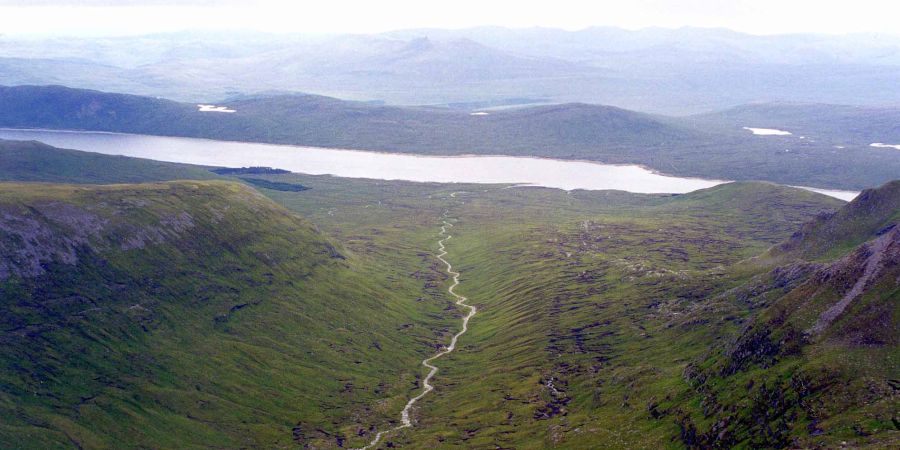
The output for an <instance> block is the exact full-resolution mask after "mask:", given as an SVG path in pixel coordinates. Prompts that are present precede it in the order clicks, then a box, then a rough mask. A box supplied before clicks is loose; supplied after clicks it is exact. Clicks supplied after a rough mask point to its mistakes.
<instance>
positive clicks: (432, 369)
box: [358, 192, 478, 450]
mask: <svg viewBox="0 0 900 450" xmlns="http://www.w3.org/2000/svg"><path fill="white" fill-rule="evenodd" d="M450 196H451V197H456V193H455V192H454V193H453V194H450ZM443 217H444V220H443V222H444V223H443V225H441V235H442V236H444V238H442V239H441V240H439V241H438V252H439V253H438V254H437V255H436V256H437V259H439V260H441V262H442V263H444V264H445V265H446V266H447V269H446V272H447V274H448V275H450V276H452V277H453V283H451V284H450V287H448V288H447V292H448V293H450V295H452V296H453V298H455V299H456V304H457V305H459V306H464V307H466V308H468V310H469V312H468V314H466V316H465V317H463V321H462V329H461V330H460V331H459V332H458V333H456V334H455V335H453V339H450V345H449V346H447V347H444V348H443V349H442V350H441V351H439V352H437V353H435V354H434V355H433V356H430V357H428V358H426V359H423V360H422V365H423V366H425V367H427V368H428V369H429V370H428V375H426V376H425V379H424V380H422V386H423V387H424V389H422V392H420V393H419V395H417V396H415V397H413V398H411V399H409V401H408V402H406V406H404V407H403V411H401V412H400V421H401V424H400V425H398V426H396V427H394V428H390V429H387V430H384V431H379V432H378V434H376V435H375V438H374V439H372V441H371V442H369V443H368V444H367V445H366V446H365V447H362V448H361V449H358V450H367V449H370V448H373V447H375V446H376V445H378V442H380V441H381V438H382V437H384V435H385V434H388V433H392V432H394V431H397V430H400V429H403V428H408V427H411V426H412V421H411V420H410V418H409V412H410V411H411V410H412V407H413V405H415V404H416V402H418V401H419V400H420V399H422V397H425V396H426V395H428V393H429V392H431V391H433V390H434V386H432V385H431V379H432V378H433V377H434V375H435V374H436V373H437V372H438V367H437V366H435V365H434V364H432V363H431V362H432V361H434V360H436V359H438V358H440V357H441V356H444V355H446V354H447V353H450V352H452V351H453V350H455V349H456V341H458V340H459V337H460V336H462V335H463V334H465V333H466V331H469V319H471V318H472V316H474V315H475V313H476V312H478V310H477V309H476V308H475V307H474V306H472V305H467V304H466V300H468V299H467V298H466V297H464V296H462V295H459V294H457V293H456V292H453V290H454V289H455V288H456V286H459V272H456V271H454V270H453V265H452V264H450V262H448V261H447V260H446V259H444V256H446V255H447V250H446V248H445V247H444V243H445V242H447V241H448V240H450V238H452V237H453V236H452V235H450V234H448V233H447V229H448V228H450V227H452V226H453V224H452V223H450V222H449V221H447V220H446V217H447V212H444V214H443Z"/></svg>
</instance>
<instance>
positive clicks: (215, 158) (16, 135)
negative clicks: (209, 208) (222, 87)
mask: <svg viewBox="0 0 900 450" xmlns="http://www.w3.org/2000/svg"><path fill="white" fill-rule="evenodd" d="M0 139H17V140H37V141H41V142H44V143H47V144H49V145H52V146H55V147H60V148H68V149H75V150H84V151H91V152H96V153H103V154H108V155H124V156H133V157H137V158H147V159H155V160H158V161H169V162H178V163H187V164H199V165H206V166H225V167H245V166H269V167H277V168H279V169H286V170H290V171H292V172H299V173H306V174H312V175H335V176H338V177H349V178H373V179H381V180H408V181H421V182H440V183H514V184H528V185H535V186H544V187H552V188H559V189H566V190H572V189H588V190H603V189H617V190H623V191H629V192H636V193H686V192H691V191H695V190H697V189H703V188H708V187H712V186H715V185H718V184H722V183H725V182H726V181H722V180H706V179H700V178H684V177H675V176H668V175H660V174H657V173H654V172H652V171H650V170H647V169H645V168H643V167H640V166H636V165H610V164H601V163H595V162H587V161H566V160H557V159H547V158H529V157H514V156H419V155H411V154H398V153H382V152H369V151H357V150H342V149H330V148H318V147H301V146H292V145H272V144H258V143H249V142H230V141H213V140H207V139H193V138H178V137H162V136H146V135H135V134H118V133H99V132H89V131H55V130H12V129H0ZM811 190H814V191H817V192H821V193H824V194H826V195H831V196H833V197H837V198H841V199H844V200H850V199H852V198H853V197H855V196H856V194H857V193H856V192H848V191H832V190H823V189H811Z"/></svg>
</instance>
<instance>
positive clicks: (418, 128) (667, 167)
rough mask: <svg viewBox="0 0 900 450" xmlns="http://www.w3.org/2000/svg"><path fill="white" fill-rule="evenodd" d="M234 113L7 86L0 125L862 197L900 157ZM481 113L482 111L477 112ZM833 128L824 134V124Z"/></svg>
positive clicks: (279, 103) (252, 110)
mask: <svg viewBox="0 0 900 450" xmlns="http://www.w3.org/2000/svg"><path fill="white" fill-rule="evenodd" d="M224 106H227V107H229V108H231V109H233V110H234V111H235V112H233V113H216V112H199V111H198V110H197V105H195V104H186V103H177V102H173V101H168V100H163V99H158V98H149V97H139V96H132V95H122V94H109V93H103V92H98V91H87V90H79V89H69V88H65V87H61V86H17V87H0V127H20V128H28V127H32V128H54V129H77V130H94V131H116V132H127V133H142V134H154V135H166V136H186V137H201V138H212V139H224V140H237V141H254V142H268V143H280V144H300V145H311V146H322V147H341V148H353V149H364V150H382V151H385V150H386V151H395V152H408V153H419V154H440V155H459V154H507V155H527V156H545V157H553V158H563V159H586V160H593V161H601V162H607V163H630V164H643V165H646V166H648V167H651V168H653V169H656V170H659V171H661V172H665V173H671V174H675V175H688V176H699V177H707V178H718V179H733V180H768V181H774V182H778V183H784V184H796V185H807V186H815V187H824V188H845V189H863V188H865V187H869V186H871V185H872V184H873V183H883V182H886V181H889V180H891V179H892V178H894V177H895V176H896V174H897V173H900V153H898V152H893V151H887V150H889V149H871V148H868V147H859V146H851V147H848V148H844V149H842V150H841V151H837V150H836V149H835V148H834V145H833V144H832V143H831V141H828V140H821V141H820V140H816V141H813V140H802V139H799V137H797V138H791V139H788V140H785V139H781V138H777V137H776V138H774V139H772V137H770V136H769V137H760V136H752V135H750V133H749V132H746V131H744V130H731V129H723V128H722V127H720V126H717V125H715V124H716V122H714V121H711V122H705V123H703V122H702V123H697V122H696V121H694V120H686V119H676V118H666V117H659V116H651V115H648V114H642V113H638V112H634V111H628V110H623V109H619V108H615V107H611V106H601V105H587V104H579V103H575V104H564V105H553V106H538V107H531V108H520V109H510V110H497V111H491V112H489V113H487V114H486V115H471V114H470V112H468V111H459V110H451V109H439V108H426V107H395V106H379V105H373V104H367V103H359V102H346V101H341V100H337V99H334V98H328V97H320V96H311V95H296V96H290V95H287V96H285V95H281V96H269V97H267V96H262V97H241V98H238V99H236V100H233V101H229V102H227V104H226V105H224ZM482 113H485V112H484V111H482ZM825 126H827V124H825Z"/></svg>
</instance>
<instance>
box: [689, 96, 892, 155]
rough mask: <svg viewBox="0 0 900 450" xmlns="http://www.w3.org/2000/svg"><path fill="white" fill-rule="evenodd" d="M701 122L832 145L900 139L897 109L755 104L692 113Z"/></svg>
mask: <svg viewBox="0 0 900 450" xmlns="http://www.w3.org/2000/svg"><path fill="white" fill-rule="evenodd" d="M693 118H694V119H696V120H697V121H698V122H700V123H704V124H710V123H712V124H716V123H718V124H721V125H723V126H726V127H729V128H731V129H740V128H741V127H745V126H746V127H754V128H773V129H779V130H785V131H789V132H791V133H793V134H795V135H798V136H806V138H808V139H822V140H826V141H828V142H830V143H833V144H835V145H842V146H844V145H859V146H868V145H869V144H872V143H884V144H893V143H898V142H900V109H898V108H887V107H880V108H879V107H864V106H849V105H828V104H812V103H755V104H748V105H742V106H737V107H734V108H731V109H727V110H725V111H719V112H714V113H708V114H702V115H698V116H693Z"/></svg>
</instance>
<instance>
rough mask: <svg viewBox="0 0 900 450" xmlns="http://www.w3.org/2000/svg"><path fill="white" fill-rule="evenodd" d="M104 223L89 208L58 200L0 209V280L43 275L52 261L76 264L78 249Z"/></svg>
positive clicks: (87, 243)
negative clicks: (58, 201)
mask: <svg viewBox="0 0 900 450" xmlns="http://www.w3.org/2000/svg"><path fill="white" fill-rule="evenodd" d="M105 224H106V221H105V220H104V219H101V218H100V217H98V216H97V215H95V214H92V213H91V212H89V211H85V210H81V209H78V208H75V207H73V206H71V205H64V204H57V203H43V204H36V205H29V206H25V207H21V208H5V209H3V210H0V237H3V239H0V280H3V279H6V278H8V277H10V276H12V275H15V276H19V277H35V276H38V275H42V274H43V273H45V269H44V264H47V263H50V262H53V261H57V262H61V263H64V264H75V263H76V262H77V261H78V257H77V250H78V249H79V248H80V247H83V246H89V245H90V242H91V241H92V240H93V239H94V238H96V237H97V236H98V234H99V233H100V231H101V230H102V229H103V227H104V225H105ZM3 235H5V236H3Z"/></svg>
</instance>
